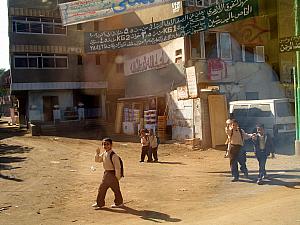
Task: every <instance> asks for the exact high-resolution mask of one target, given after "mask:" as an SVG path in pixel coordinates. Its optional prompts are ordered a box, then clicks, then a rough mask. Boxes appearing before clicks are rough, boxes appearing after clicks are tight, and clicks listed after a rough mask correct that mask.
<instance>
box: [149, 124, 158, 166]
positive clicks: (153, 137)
mask: <svg viewBox="0 0 300 225" xmlns="http://www.w3.org/2000/svg"><path fill="white" fill-rule="evenodd" d="M149 142H150V151H149V155H150V158H151V159H152V154H153V158H154V162H158V158H157V149H158V143H157V136H156V135H155V134H154V132H153V130H152V129H151V130H150V133H149Z"/></svg>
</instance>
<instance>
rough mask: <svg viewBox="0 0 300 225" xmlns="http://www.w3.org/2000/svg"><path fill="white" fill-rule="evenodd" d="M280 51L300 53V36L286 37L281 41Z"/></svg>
mask: <svg viewBox="0 0 300 225" xmlns="http://www.w3.org/2000/svg"><path fill="white" fill-rule="evenodd" d="M279 51H280V52H291V51H300V36H293V37H285V38H280V39H279Z"/></svg>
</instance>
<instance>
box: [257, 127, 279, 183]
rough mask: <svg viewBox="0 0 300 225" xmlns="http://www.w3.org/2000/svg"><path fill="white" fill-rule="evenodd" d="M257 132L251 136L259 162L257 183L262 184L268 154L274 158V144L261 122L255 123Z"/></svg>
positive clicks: (265, 174)
mask: <svg viewBox="0 0 300 225" xmlns="http://www.w3.org/2000/svg"><path fill="white" fill-rule="evenodd" d="M256 130H257V133H256V135H255V136H254V137H253V138H252V139H253V143H254V152H255V156H256V158H257V161H258V164H259V174H258V179H257V184H262V182H263V179H265V178H266V176H267V173H266V162H267V158H268V156H269V155H270V154H272V158H274V155H275V153H274V145H273V140H272V137H271V136H270V135H269V134H267V133H266V132H265V129H264V125H263V124H257V125H256Z"/></svg>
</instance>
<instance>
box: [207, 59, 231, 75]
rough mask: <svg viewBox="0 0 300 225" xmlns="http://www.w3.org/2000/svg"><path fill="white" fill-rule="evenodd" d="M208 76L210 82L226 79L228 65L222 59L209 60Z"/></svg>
mask: <svg viewBox="0 0 300 225" xmlns="http://www.w3.org/2000/svg"><path fill="white" fill-rule="evenodd" d="M207 76H208V79H209V80H222V79H225V78H226V76H227V67H226V63H225V62H224V61H223V60H222V59H208V60H207Z"/></svg>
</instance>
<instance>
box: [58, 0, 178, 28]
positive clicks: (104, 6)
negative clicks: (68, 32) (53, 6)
mask: <svg viewBox="0 0 300 225" xmlns="http://www.w3.org/2000/svg"><path fill="white" fill-rule="evenodd" d="M178 1H180V0H122V1H120V0H80V1H74V2H67V3H62V4H59V5H58V6H59V9H60V14H61V20H62V24H63V25H64V26H66V25H72V24H77V23H83V22H88V21H93V20H99V19H103V18H107V17H111V16H115V15H119V14H124V13H129V12H133V11H136V10H140V9H145V8H149V7H154V6H157V5H163V4H169V3H173V2H178Z"/></svg>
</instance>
